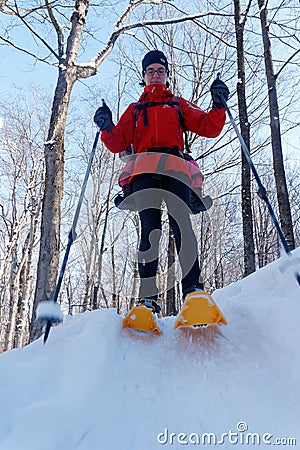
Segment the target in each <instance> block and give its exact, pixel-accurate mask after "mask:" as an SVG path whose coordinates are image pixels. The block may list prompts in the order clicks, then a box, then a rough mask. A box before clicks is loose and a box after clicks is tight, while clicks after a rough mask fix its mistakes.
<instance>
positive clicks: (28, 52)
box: [0, 36, 55, 66]
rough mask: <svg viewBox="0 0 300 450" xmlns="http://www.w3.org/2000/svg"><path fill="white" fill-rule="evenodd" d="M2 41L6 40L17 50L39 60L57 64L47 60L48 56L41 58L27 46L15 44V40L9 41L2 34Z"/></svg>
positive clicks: (6, 42) (0, 37) (50, 64)
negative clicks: (26, 47) (27, 48)
mask: <svg viewBox="0 0 300 450" xmlns="http://www.w3.org/2000/svg"><path fill="white" fill-rule="evenodd" d="M0 39H1V41H3V42H5V44H7V45H10V46H11V47H13V48H15V49H16V50H18V51H20V52H23V53H26V54H27V55H29V56H32V57H33V58H35V59H36V60H37V61H41V62H44V63H46V64H49V66H55V64H52V63H50V62H49V61H47V60H46V58H47V57H46V58H40V57H39V56H37V55H36V54H34V53H32V52H30V51H29V50H26V49H25V48H22V47H19V46H18V45H16V44H14V43H13V42H11V41H9V40H8V39H6V38H4V37H3V36H0Z"/></svg>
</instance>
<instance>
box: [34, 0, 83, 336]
mask: <svg viewBox="0 0 300 450" xmlns="http://www.w3.org/2000/svg"><path fill="white" fill-rule="evenodd" d="M88 6H89V2H88V1H83V0H81V1H79V0H77V1H76V3H75V10H74V12H73V14H72V18H71V23H72V27H71V31H70V35H69V38H68V42H67V48H66V57H65V58H64V55H63V48H62V46H60V47H59V48H60V67H59V74H58V80H57V85H56V90H55V94H54V99H53V104H52V113H51V118H50V127H49V133H48V138H47V141H46V143H45V148H44V152H45V170H46V173H45V191H44V199H43V207H42V223H41V241H40V252H39V260H38V267H37V282H36V291H35V298H34V305H33V317H32V323H31V327H30V338H31V340H34V339H36V338H38V337H39V336H40V335H41V332H42V329H41V325H40V324H39V323H37V322H36V321H35V312H36V308H37V305H38V303H39V302H40V301H42V300H51V298H52V297H53V293H54V289H55V285H56V280H57V275H58V265H59V239H60V221H61V200H62V196H63V180H64V135H65V127H66V120H67V113H68V108H69V103H70V97H71V92H72V89H73V86H74V83H75V81H76V80H77V79H79V78H80V77H81V75H82V74H81V73H80V71H79V70H78V68H77V66H76V65H75V63H76V61H77V55H78V49H79V44H80V39H81V35H82V30H83V26H84V24H85V17H86V15H87V12H88Z"/></svg>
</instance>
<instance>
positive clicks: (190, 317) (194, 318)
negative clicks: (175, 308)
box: [174, 291, 227, 328]
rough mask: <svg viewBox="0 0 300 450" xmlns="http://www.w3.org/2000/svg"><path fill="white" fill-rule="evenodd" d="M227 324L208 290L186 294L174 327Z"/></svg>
mask: <svg viewBox="0 0 300 450" xmlns="http://www.w3.org/2000/svg"><path fill="white" fill-rule="evenodd" d="M211 324H218V325H221V324H222V325H227V321H226V319H225V317H224V315H223V314H222V312H221V311H220V309H219V308H218V306H217V305H216V303H215V301H214V300H213V298H212V296H211V295H210V294H209V293H208V292H203V291H195V292H190V293H189V294H187V295H186V297H185V301H184V304H183V306H182V308H181V311H180V312H179V313H178V316H177V319H176V322H175V325H174V328H181V327H194V328H196V327H201V326H206V325H211Z"/></svg>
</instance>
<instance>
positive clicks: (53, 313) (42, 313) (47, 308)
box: [36, 300, 63, 323]
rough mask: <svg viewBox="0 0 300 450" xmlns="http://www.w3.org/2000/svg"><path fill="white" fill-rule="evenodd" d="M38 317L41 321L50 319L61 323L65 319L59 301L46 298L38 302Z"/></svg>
mask: <svg viewBox="0 0 300 450" xmlns="http://www.w3.org/2000/svg"><path fill="white" fill-rule="evenodd" d="M36 317H37V320H40V321H41V322H47V321H48V320H49V321H50V322H52V323H59V322H62V320H63V313H62V311H61V309H60V306H59V304H58V303H56V302H53V301H50V300H48V301H47V300H45V301H43V302H40V303H39V304H38V307H37V309H36Z"/></svg>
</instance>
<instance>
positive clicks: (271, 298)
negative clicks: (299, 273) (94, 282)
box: [0, 249, 300, 450]
mask: <svg viewBox="0 0 300 450" xmlns="http://www.w3.org/2000/svg"><path fill="white" fill-rule="evenodd" d="M295 254H296V256H298V257H299V256H300V249H298V250H297V251H296V252H295ZM282 262H283V259H281V260H279V261H276V262H274V263H272V264H270V265H268V266H267V267H265V268H263V269H261V270H259V271H257V272H256V273H255V274H253V275H251V276H249V277H247V278H246V279H244V280H241V281H239V282H237V283H235V284H232V285H230V286H227V287H226V288H224V289H220V290H218V291H216V292H215V293H214V294H213V297H214V299H215V301H216V302H217V304H218V306H219V307H220V308H221V310H222V311H223V313H224V314H225V317H226V318H227V320H228V326H223V327H220V328H219V331H215V332H214V331H213V330H212V329H211V328H204V329H198V330H192V331H190V332H186V330H185V331H184V330H174V329H173V325H174V321H175V319H174V318H173V317H167V318H164V319H160V320H159V324H160V327H161V329H162V335H161V336H156V335H155V336H149V335H147V336H142V335H140V334H133V333H130V332H129V331H128V330H125V329H123V328H122V318H121V317H120V316H118V315H117V314H116V311H115V310H113V309H110V310H105V309H102V310H98V311H94V312H87V313H85V314H82V315H78V316H75V317H73V318H66V320H65V322H64V324H63V325H60V326H57V327H54V328H52V330H51V333H50V336H49V340H48V342H47V344H46V345H45V346H43V343H42V339H40V340H38V341H36V342H34V343H33V344H31V345H29V346H27V347H25V348H24V349H15V350H11V351H8V352H6V353H3V354H2V355H1V356H0V380H1V384H0V424H1V425H0V449H1V450H69V449H70V450H102V449H103V450H104V449H105V450H157V449H162V448H167V449H176V450H179V449H181V448H209V447H211V446H214V447H215V448H218V447H219V448H224V449H226V450H229V449H230V448H236V449H240V450H241V449H243V448H268V447H267V446H272V447H271V448H274V447H277V446H279V445H280V444H281V446H284V447H285V448H300V428H299V417H300V406H299V405H300V389H299V386H300V370H299V369H300V351H299V341H300V327H299V317H300V295H299V294H300V288H299V285H298V284H297V282H296V280H295V277H294V275H293V273H290V272H289V271H287V270H286V271H284V272H283V273H281V271H280V270H279V267H280V266H281V267H282ZM294 269H295V268H293V270H294ZM291 270H292V269H291ZM295 441H296V443H295Z"/></svg>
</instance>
